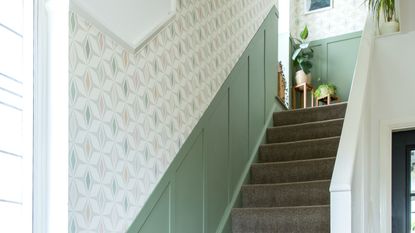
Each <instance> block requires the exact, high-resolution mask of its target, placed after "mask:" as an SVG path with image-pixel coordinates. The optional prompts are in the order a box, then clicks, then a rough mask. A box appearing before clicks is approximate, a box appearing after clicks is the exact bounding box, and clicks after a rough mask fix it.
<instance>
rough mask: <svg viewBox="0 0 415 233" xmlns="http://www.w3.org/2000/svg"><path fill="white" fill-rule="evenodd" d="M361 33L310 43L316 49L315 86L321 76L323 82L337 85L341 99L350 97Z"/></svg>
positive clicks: (313, 74) (314, 59) (314, 60)
mask: <svg viewBox="0 0 415 233" xmlns="http://www.w3.org/2000/svg"><path fill="white" fill-rule="evenodd" d="M361 35H362V33H361V32H354V33H349V34H344V35H341V36H335V37H330V38H327V39H322V40H317V41H312V42H311V43H310V45H311V47H312V48H313V50H314V58H313V64H314V66H313V68H312V71H311V74H312V76H313V85H314V87H315V88H317V87H318V81H317V80H318V78H321V81H322V82H324V83H327V82H328V83H333V84H334V85H336V86H337V94H338V96H339V97H340V100H341V101H347V100H348V99H349V92H350V87H351V84H352V80H353V74H354V68H355V65H356V59H357V52H358V50H359V44H360V39H361Z"/></svg>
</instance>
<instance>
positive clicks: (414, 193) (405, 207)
mask: <svg viewBox="0 0 415 233" xmlns="http://www.w3.org/2000/svg"><path fill="white" fill-rule="evenodd" d="M392 233H415V131H405V132H395V133H393V134H392Z"/></svg>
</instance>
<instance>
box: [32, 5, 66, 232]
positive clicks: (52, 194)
mask: <svg viewBox="0 0 415 233" xmlns="http://www.w3.org/2000/svg"><path fill="white" fill-rule="evenodd" d="M25 1H28V0H25ZM33 2H34V8H33V9H34V25H35V26H34V29H33V30H34V36H33V38H34V40H33V41H34V43H33V47H34V51H33V54H34V56H33V58H34V68H33V80H34V85H33V87H34V88H33V98H34V101H33V105H34V116H33V122H34V124H33V130H34V132H33V230H32V232H33V233H55V232H67V231H68V107H69V106H68V103H69V102H68V40H69V37H68V12H69V11H68V9H69V3H68V0H33Z"/></svg>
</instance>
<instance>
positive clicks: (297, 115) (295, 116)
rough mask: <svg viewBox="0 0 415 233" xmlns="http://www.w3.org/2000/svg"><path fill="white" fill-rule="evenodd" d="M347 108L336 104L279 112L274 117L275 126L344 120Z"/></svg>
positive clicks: (344, 105)
mask: <svg viewBox="0 0 415 233" xmlns="http://www.w3.org/2000/svg"><path fill="white" fill-rule="evenodd" d="M346 108H347V104H335V105H330V106H324V107H318V108H309V109H304V110H297V111H285V112H278V113H274V116H273V121H274V126H282V125H291V124H300V123H305V122H313V121H324V120H329V119H336V118H344V115H345V114H346Z"/></svg>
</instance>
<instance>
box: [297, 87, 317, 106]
mask: <svg viewBox="0 0 415 233" xmlns="http://www.w3.org/2000/svg"><path fill="white" fill-rule="evenodd" d="M297 92H299V93H300V94H301V95H302V101H301V103H302V106H303V108H306V107H307V94H308V92H309V93H310V99H311V107H314V98H313V93H314V87H313V86H312V85H311V84H308V83H302V84H299V85H297V86H295V87H293V109H295V108H296V107H297V102H296V99H297ZM300 106H301V105H300Z"/></svg>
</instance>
